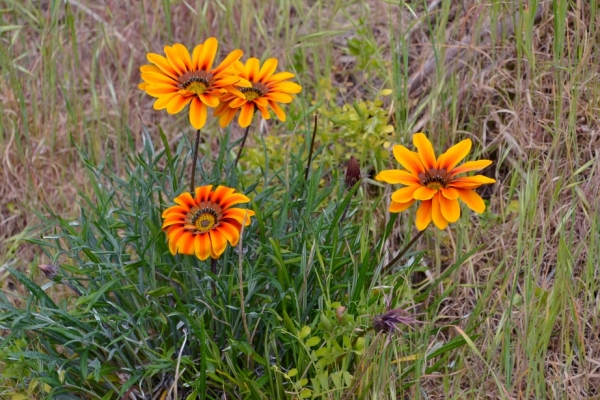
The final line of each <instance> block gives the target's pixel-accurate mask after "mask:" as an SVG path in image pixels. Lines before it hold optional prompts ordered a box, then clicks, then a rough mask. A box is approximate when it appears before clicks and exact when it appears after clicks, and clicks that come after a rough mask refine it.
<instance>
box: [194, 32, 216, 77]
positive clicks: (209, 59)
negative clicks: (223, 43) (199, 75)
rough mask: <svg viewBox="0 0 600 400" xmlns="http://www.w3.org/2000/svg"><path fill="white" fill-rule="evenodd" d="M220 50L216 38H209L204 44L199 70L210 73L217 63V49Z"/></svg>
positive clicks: (199, 58) (201, 50) (199, 57)
mask: <svg viewBox="0 0 600 400" xmlns="http://www.w3.org/2000/svg"><path fill="white" fill-rule="evenodd" d="M218 48H219V42H218V41H217V39H216V38H214V37H209V38H208V39H206V40H205V41H204V44H202V49H200V54H199V56H198V69H199V70H203V71H209V70H210V69H211V67H212V65H213V62H214V61H215V56H216V55H217V49H218Z"/></svg>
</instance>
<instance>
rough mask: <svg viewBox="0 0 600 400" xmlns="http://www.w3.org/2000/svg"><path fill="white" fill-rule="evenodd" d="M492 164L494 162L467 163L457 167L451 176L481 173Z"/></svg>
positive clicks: (451, 172)
mask: <svg viewBox="0 0 600 400" xmlns="http://www.w3.org/2000/svg"><path fill="white" fill-rule="evenodd" d="M491 164H492V162H491V161H490V160H477V161H467V162H466V163H464V164H463V165H461V166H460V167H456V168H454V169H453V170H452V171H450V175H452V176H454V175H458V174H462V173H463V172H469V171H479V170H481V169H484V168H485V167H487V166H489V165H491Z"/></svg>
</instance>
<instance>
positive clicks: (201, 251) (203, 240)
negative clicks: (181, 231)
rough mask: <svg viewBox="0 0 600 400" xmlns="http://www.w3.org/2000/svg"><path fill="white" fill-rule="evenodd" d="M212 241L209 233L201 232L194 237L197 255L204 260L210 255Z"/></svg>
mask: <svg viewBox="0 0 600 400" xmlns="http://www.w3.org/2000/svg"><path fill="white" fill-rule="evenodd" d="M210 248H211V241H210V236H209V234H208V233H201V234H199V235H196V237H195V238H194V251H195V253H196V257H198V258H199V259H200V260H202V261H204V260H206V259H207V258H208V257H209V256H210V250H211V249H210Z"/></svg>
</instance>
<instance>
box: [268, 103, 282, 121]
mask: <svg viewBox="0 0 600 400" xmlns="http://www.w3.org/2000/svg"><path fill="white" fill-rule="evenodd" d="M269 107H271V110H273V111H274V112H275V115H277V118H279V120H280V121H281V122H285V112H284V111H283V109H282V108H281V107H279V104H277V103H275V102H274V101H271V100H269ZM265 119H266V118H265Z"/></svg>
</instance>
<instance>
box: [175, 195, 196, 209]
mask: <svg viewBox="0 0 600 400" xmlns="http://www.w3.org/2000/svg"><path fill="white" fill-rule="evenodd" d="M173 201H174V202H175V203H177V204H179V205H181V206H187V207H190V208H192V207H194V206H195V205H196V202H195V201H194V199H193V198H192V195H191V194H190V193H189V192H183V193H181V194H180V195H179V196H177V197H175V199H173Z"/></svg>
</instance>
